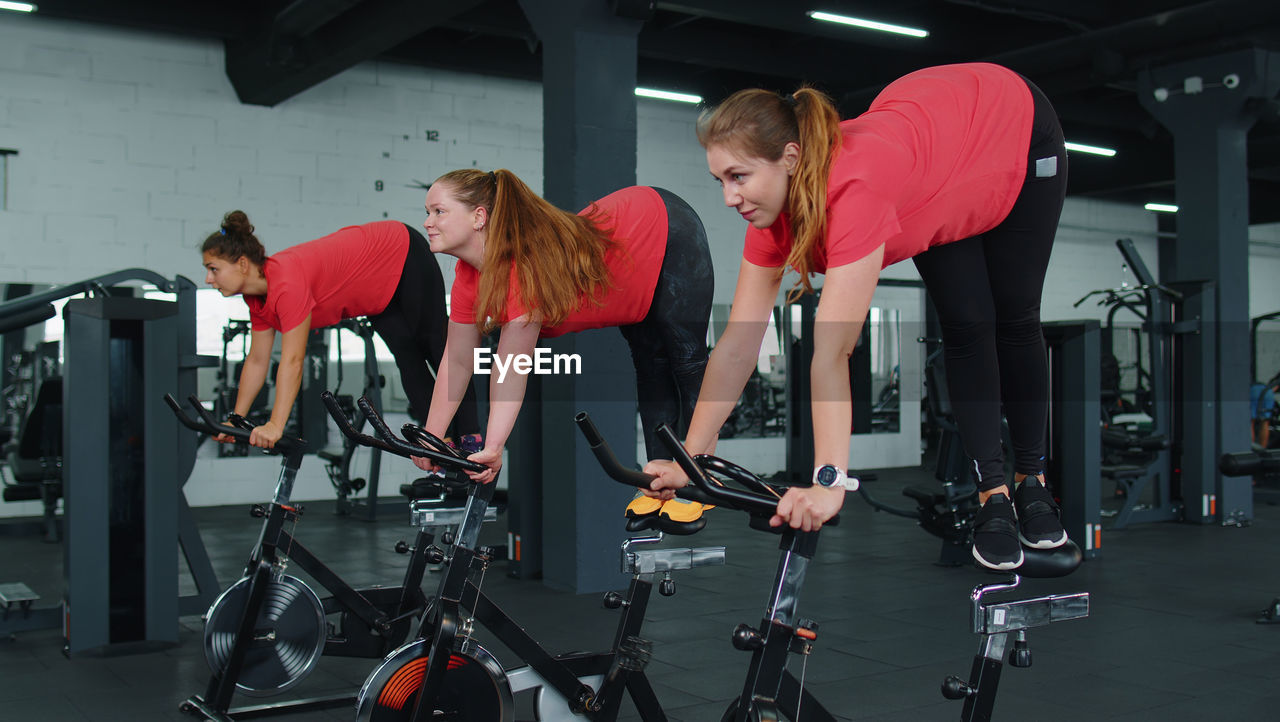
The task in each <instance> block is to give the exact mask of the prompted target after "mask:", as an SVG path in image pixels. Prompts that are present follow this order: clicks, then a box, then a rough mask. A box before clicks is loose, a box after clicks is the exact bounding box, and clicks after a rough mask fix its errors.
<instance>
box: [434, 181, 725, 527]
mask: <svg viewBox="0 0 1280 722" xmlns="http://www.w3.org/2000/svg"><path fill="white" fill-rule="evenodd" d="M426 210H427V220H426V222H425V223H423V227H424V228H425V229H426V231H427V238H428V239H429V241H430V244H431V250H433V251H435V252H437V253H445V254H448V255H451V256H454V257H456V258H457V259H458V265H457V267H456V268H455V270H454V274H455V275H454V282H453V289H452V294H451V298H452V304H451V307H450V316H449V337H448V346H447V349H446V352H445V361H444V363H443V365H442V367H441V372H440V375H439V377H438V378H437V379H436V393H435V396H434V397H433V401H432V405H431V413H430V414H429V416H428V419H427V426H426V428H427V430H428V431H431V432H433V433H438V432H439V431H440V430H441V429H442V428H443V427H444V426H445V425H446V424H448V423H449V419H450V418H451V417H452V416H453V410H454V405H456V403H457V399H458V398H459V397H460V394H459V389H461V388H462V385H463V384H466V383H468V382H469V381H470V379H471V375H472V373H473V372H474V363H475V362H474V359H475V355H474V351H475V349H477V348H478V347H479V346H480V344H481V342H482V340H483V338H484V336H485V335H486V334H489V333H492V332H493V331H497V330H499V329H500V330H501V334H500V335H499V337H498V349H497V354H496V355H497V356H498V357H499V359H502V358H508V359H509V358H512V357H513V356H522V355H523V356H531V355H533V354H534V353H535V349H536V346H537V342H538V339H539V338H542V337H553V336H560V335H562V334H565V333H572V332H575V331H585V330H588V329H594V328H608V327H616V328H618V330H619V331H621V332H622V336H623V338H625V339H626V340H627V345H628V346H629V347H630V348H631V357H632V361H633V363H634V365H635V370H636V391H637V396H638V399H639V406H640V420H641V424H642V426H643V429H644V440H645V448H646V450H647V451H648V452H649V453H650V454H655V455H656V454H659V453H661V448H662V447H661V446H660V445H659V444H658V442H657V438H656V436H655V435H654V429H655V428H656V427H657V426H658V425H659V424H662V423H666V424H670V425H671V426H672V427H673V428H681V429H683V428H687V426H688V422H689V420H690V418H691V417H692V415H693V409H694V402H695V401H696V400H697V398H698V388H699V386H700V385H701V383H702V373H703V369H704V368H705V367H706V363H707V324H708V320H709V318H710V315H711V295H712V287H713V286H712V279H713V275H712V269H711V252H710V249H709V248H708V247H707V236H706V231H705V230H704V229H703V227H702V221H701V220H700V219H699V218H698V215H697V213H695V212H694V210H693V209H692V208H691V207H689V204H687V203H685V202H684V201H683V200H682V199H680V198H678V197H677V196H676V195H675V194H673V193H671V192H670V191H666V190H663V189H661V188H649V187H643V186H632V187H630V188H623V189H621V190H618V191H615V192H613V193H610V194H609V195H607V196H605V197H604V198H601V199H600V200H598V201H595V202H594V203H592V204H591V205H590V206H588V207H587V208H586V209H585V210H583V211H582V212H581V213H579V214H574V213H569V212H567V211H563V210H560V209H559V208H556V207H555V206H553V205H551V204H550V203H548V202H547V201H545V200H543V199H542V198H540V197H538V195H537V194H535V193H534V192H533V191H532V190H531V189H530V188H529V187H528V186H527V185H525V183H524V182H523V181H522V180H520V179H519V178H518V177H517V176H516V175H515V174H514V173H512V172H510V171H508V170H498V171H494V172H492V173H485V172H482V171H478V170H474V169H470V168H466V169H462V170H455V171H452V172H450V173H446V174H445V175H443V176H441V177H440V178H439V179H437V180H436V182H435V183H433V184H432V185H431V188H430V190H428V191H427V198H426ZM584 362H585V363H590V362H591V360H590V359H585V360H584ZM526 382H527V377H526V376H525V375H524V374H521V373H509V374H507V375H506V378H505V380H503V379H501V378H500V376H499V375H498V374H492V375H491V376H490V381H489V388H490V392H489V421H488V426H487V429H486V433H485V447H484V449H483V450H482V451H481V452H479V453H478V454H473V455H472V456H471V458H472V460H474V461H479V462H480V463H482V464H485V465H486V466H488V467H489V468H488V469H487V470H485V471H484V472H481V473H479V474H472V478H474V479H477V480H479V481H483V482H488V481H492V480H493V479H494V478H496V476H497V473H498V471H499V469H501V467H502V451H503V446H504V445H505V444H506V441H507V438H508V436H509V435H510V434H511V430H512V427H513V426H514V425H515V422H516V417H517V416H518V415H519V413H520V407H521V405H522V404H523V402H524V393H525V387H526ZM415 461H416V462H417V463H419V466H422V467H423V468H429V467H430V464H429V463H428V462H422V461H418V460H415ZM659 514H661V515H666V516H668V517H671V518H672V520H673V521H675V522H694V521H697V520H698V519H699V518H700V517H701V516H702V506H701V505H699V504H691V503H689V504H682V503H677V502H676V501H675V500H673V501H671V503H668V504H663V503H662V502H661V501H659V500H656V499H653V498H650V497H645V496H643V495H641V496H640V497H639V498H637V499H635V500H634V501H633V503H632V505H631V506H629V507H628V515H629V516H649V515H659Z"/></svg>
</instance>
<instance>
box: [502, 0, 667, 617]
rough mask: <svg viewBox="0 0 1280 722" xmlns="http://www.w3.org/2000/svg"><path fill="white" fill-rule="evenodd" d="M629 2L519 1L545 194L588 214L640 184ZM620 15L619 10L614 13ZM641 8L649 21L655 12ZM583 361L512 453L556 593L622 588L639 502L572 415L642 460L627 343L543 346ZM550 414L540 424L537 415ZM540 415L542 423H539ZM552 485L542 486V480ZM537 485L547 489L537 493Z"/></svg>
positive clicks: (628, 459) (594, 335)
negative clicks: (599, 458)
mask: <svg viewBox="0 0 1280 722" xmlns="http://www.w3.org/2000/svg"><path fill="white" fill-rule="evenodd" d="M629 6H630V3H612V4H611V3H608V2H606V1H605V0H554V1H553V0H520V7H521V8H522V9H523V10H524V12H525V15H526V16H528V18H529V21H530V24H531V25H532V26H533V29H534V31H535V32H536V33H537V34H538V37H539V39H540V40H541V42H542V98H543V101H542V102H543V111H542V117H543V131H542V135H543V158H544V160H543V196H544V197H545V198H546V199H547V200H549V201H551V202H552V203H554V204H555V205H557V206H559V207H560V208H564V209H566V210H571V211H574V212H576V211H578V210H580V209H582V208H584V207H586V205H587V204H588V203H590V202H591V201H593V200H596V199H597V198H600V197H602V196H605V195H607V194H609V193H612V192H613V191H616V190H618V189H619V188H624V187H626V186H630V185H634V184H635V182H636V100H635V85H636V36H637V34H638V33H639V31H640V26H641V22H640V20H641V18H639V17H631V18H628V17H621V16H620V15H619V14H615V12H617V13H622V12H623V11H624V8H626V7H629ZM611 7H615V8H617V10H616V11H615V10H611V9H610V8H611ZM644 12H645V11H644V8H641V12H640V15H643V14H644ZM542 345H544V346H548V347H550V349H551V350H552V352H553V353H557V354H576V355H578V356H579V357H581V360H582V362H581V366H582V373H581V374H579V375H567V374H561V375H552V376H542V377H534V378H531V379H530V380H531V381H538V380H540V381H541V387H542V388H541V399H542V403H541V408H540V409H539V408H529V407H526V409H525V411H524V413H523V414H522V417H526V418H524V419H522V423H521V424H520V426H521V427H522V428H521V429H520V433H521V434H522V438H521V439H520V440H519V442H518V443H517V444H515V445H513V448H512V453H511V470H510V473H509V477H508V478H509V480H510V484H511V488H512V494H513V495H520V496H524V497H525V498H526V499H527V498H529V495H536V498H539V499H540V500H541V505H542V514H541V522H542V529H541V532H540V534H534V533H531V531H532V530H529V529H525V530H524V531H523V534H522V535H523V546H524V549H523V553H524V557H525V559H524V561H523V562H522V564H521V568H522V576H529V574H528V568H529V567H530V563H531V562H533V560H532V559H531V558H530V557H531V555H532V554H535V553H536V552H535V550H534V549H533V548H531V547H530V544H531V542H532V543H534V544H536V543H538V542H537V540H536V539H535V538H534V537H540V539H541V558H542V575H543V578H544V579H545V580H546V583H547V584H548V586H552V587H556V588H561V589H571V590H573V591H575V592H578V593H587V592H597V591H603V590H606V589H611V588H614V587H616V586H617V585H618V584H619V583H620V580H621V578H622V577H621V572H620V570H619V564H618V559H619V557H618V554H619V552H618V548H619V546H620V545H621V543H622V540H623V538H624V536H625V533H624V530H623V523H624V519H623V516H622V511H623V508H624V507H625V505H626V503H627V500H628V499H629V498H630V497H631V492H629V491H628V490H627V489H626V488H625V487H623V486H621V485H619V484H617V483H616V482H613V481H611V480H609V479H607V478H606V477H605V476H604V474H603V473H602V472H601V470H600V467H599V464H597V463H596V461H595V459H594V457H592V456H591V454H590V453H589V451H588V450H587V447H586V445H585V444H582V443H581V441H580V437H579V434H578V430H577V428H576V427H575V426H574V423H573V417H574V415H575V414H576V413H577V412H579V411H586V412H588V413H590V414H591V416H592V418H593V419H595V423H596V425H597V426H598V427H599V428H600V431H601V433H602V434H604V436H605V438H606V439H608V440H609V442H610V444H612V446H613V448H614V451H615V452H616V453H617V455H618V458H619V459H620V460H621V461H622V463H623V464H624V465H630V464H632V463H634V462H635V460H636V459H635V447H636V421H635V419H636V399H635V374H634V373H633V371H632V369H633V366H632V363H631V355H630V352H629V350H628V348H627V345H626V342H625V341H623V339H622V337H621V335H619V334H618V332H617V331H616V330H614V329H604V330H600V331H592V332H587V333H579V334H574V335H572V336H568V337H564V338H559V339H554V340H552V341H551V342H549V343H548V342H545V341H544V342H543V344H542ZM536 415H540V416H536ZM536 418H540V419H541V423H540V424H536V423H529V421H532V420H533V419H536ZM539 471H540V472H541V478H540V479H537V478H535V477H537V476H538V472H539ZM535 484H536V486H535Z"/></svg>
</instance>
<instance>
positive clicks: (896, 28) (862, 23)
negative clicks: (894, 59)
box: [805, 10, 929, 38]
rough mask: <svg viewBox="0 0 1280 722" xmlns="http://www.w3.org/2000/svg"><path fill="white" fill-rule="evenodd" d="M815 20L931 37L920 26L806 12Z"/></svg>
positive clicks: (915, 36) (897, 33) (917, 36)
mask: <svg viewBox="0 0 1280 722" xmlns="http://www.w3.org/2000/svg"><path fill="white" fill-rule="evenodd" d="M805 15H808V16H809V17H811V18H813V19H814V20H823V21H825V22H829V23H839V24H840V25H852V26H854V27H856V28H865V29H867V30H879V31H880V32H882V33H894V34H896V35H910V36H911V37H913V38H927V37H929V31H928V30H921V29H919V28H909V27H906V26H903V25H890V24H889V23H881V22H876V21H875V20H864V19H862V18H851V17H849V16H848V15H836V14H834V13H824V12H821V11H818V10H810V11H809V12H807V13H805Z"/></svg>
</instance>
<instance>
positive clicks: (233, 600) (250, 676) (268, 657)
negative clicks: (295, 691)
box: [204, 574, 328, 697]
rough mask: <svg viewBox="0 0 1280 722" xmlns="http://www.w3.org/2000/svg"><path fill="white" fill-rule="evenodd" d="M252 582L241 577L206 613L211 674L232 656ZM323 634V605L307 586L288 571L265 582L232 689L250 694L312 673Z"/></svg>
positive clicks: (289, 683) (259, 694) (321, 648)
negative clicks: (251, 635)
mask: <svg viewBox="0 0 1280 722" xmlns="http://www.w3.org/2000/svg"><path fill="white" fill-rule="evenodd" d="M251 582H252V579H251V578H250V577H244V578H243V579H241V580H240V581H238V582H236V583H235V584H232V585H231V586H230V587H229V588H228V589H227V590H226V591H225V592H223V593H222V594H221V595H219V596H218V598H217V599H216V600H215V601H214V602H213V606H211V607H209V612H208V614H206V615H205V624H204V655H205V659H206V660H208V662H209V667H210V668H212V669H213V671H214V673H215V674H217V673H221V672H222V670H223V669H225V668H226V666H227V660H228V659H229V658H230V657H231V648H232V646H233V645H234V644H235V640H236V631H237V630H238V629H239V627H240V619H241V617H242V616H243V614H244V609H245V605H247V604H248V602H249V586H250V583H251ZM327 637H328V629H327V626H326V624H325V618H324V607H323V606H322V605H321V604H320V598H319V597H317V596H316V593H315V592H314V591H312V589H311V587H309V586H307V585H306V583H304V582H303V581H302V580H301V579H298V578H297V577H291V576H289V575H287V574H285V575H280V576H279V577H276V578H274V579H272V580H270V581H269V582H267V589H266V593H265V594H264V596H263V600H262V608H261V609H260V610H259V611H258V619H257V621H256V622H254V639H255V641H254V642H253V643H252V644H251V645H250V646H249V650H248V651H247V652H246V653H245V656H244V664H243V665H242V666H241V668H240V674H239V676H238V678H237V679H236V688H237V689H239V690H240V691H241V692H244V693H245V694H247V695H250V696H255V697H262V696H267V695H272V694H276V693H279V692H283V691H284V690H286V689H289V688H290V687H292V686H294V685H295V684H297V683H298V682H301V681H302V680H303V679H304V678H305V677H306V676H307V675H308V674H310V673H311V670H312V669H313V668H314V667H315V665H316V661H317V660H318V659H319V658H320V655H321V654H322V653H323V652H324V644H325V640H326V638H327Z"/></svg>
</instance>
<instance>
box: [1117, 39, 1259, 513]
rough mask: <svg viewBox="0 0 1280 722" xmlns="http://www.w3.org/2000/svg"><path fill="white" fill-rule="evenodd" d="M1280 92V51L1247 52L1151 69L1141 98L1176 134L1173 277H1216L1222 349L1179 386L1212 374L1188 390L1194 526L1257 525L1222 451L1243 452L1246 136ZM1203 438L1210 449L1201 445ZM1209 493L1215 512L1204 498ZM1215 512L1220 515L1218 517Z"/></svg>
mask: <svg viewBox="0 0 1280 722" xmlns="http://www.w3.org/2000/svg"><path fill="white" fill-rule="evenodd" d="M1278 89H1280V54H1276V53H1272V52H1269V51H1264V50H1260V49H1250V50H1242V51H1237V52H1231V53H1224V54H1222V55H1218V56H1214V57H1209V58H1200V59H1197V60H1190V61H1186V62H1182V63H1176V64H1173V65H1168V66H1165V67H1162V68H1156V69H1153V70H1149V71H1145V72H1143V73H1142V74H1140V76H1139V78H1138V98H1139V101H1140V102H1141V103H1142V106H1143V107H1144V108H1146V109H1147V111H1148V112H1150V113H1151V114H1152V115H1153V116H1155V118H1156V120H1158V121H1160V123H1161V124H1162V125H1164V126H1165V127H1166V128H1168V129H1169V130H1170V131H1172V132H1173V136H1174V153H1175V169H1176V183H1177V192H1176V197H1177V204H1178V220H1177V226H1178V237H1177V241H1176V243H1175V245H1174V260H1173V271H1174V276H1173V277H1172V278H1162V279H1161V281H1162V282H1165V283H1169V282H1171V281H1201V280H1213V281H1217V284H1216V289H1217V292H1216V298H1214V299H1213V300H1214V304H1213V306H1212V307H1213V308H1215V309H1216V310H1215V311H1214V313H1213V315H1212V316H1211V317H1205V318H1202V319H1201V322H1202V323H1206V324H1212V325H1213V326H1214V330H1215V331H1216V337H1217V344H1213V345H1210V344H1193V346H1201V347H1202V348H1201V349H1199V350H1198V352H1196V353H1187V354H1184V355H1183V357H1182V362H1183V368H1182V370H1181V372H1180V373H1179V376H1180V377H1181V378H1183V379H1188V378H1194V377H1197V376H1201V375H1204V376H1208V377H1209V378H1210V379H1212V381H1211V383H1210V384H1209V386H1208V387H1207V388H1204V389H1202V390H1201V389H1198V388H1197V386H1198V384H1195V383H1183V384H1180V387H1181V388H1182V390H1183V392H1182V396H1181V398H1179V399H1178V401H1179V404H1178V405H1179V408H1180V409H1181V412H1182V423H1181V424H1180V426H1181V428H1182V431H1183V436H1182V439H1183V441H1184V442H1185V443H1183V444H1182V464H1181V468H1182V491H1183V499H1184V500H1185V501H1186V503H1187V513H1186V518H1187V520H1188V521H1195V522H1201V523H1211V522H1215V521H1217V522H1221V523H1236V522H1243V521H1248V520H1250V519H1252V518H1253V494H1252V489H1251V487H1250V481H1249V479H1248V478H1224V477H1222V476H1221V475H1220V474H1219V473H1218V471H1217V459H1218V457H1219V456H1220V455H1221V454H1222V452H1223V450H1224V449H1233V450H1234V449H1239V448H1245V444H1247V443H1248V439H1249V432H1248V423H1249V422H1248V419H1249V405H1248V404H1249V383H1250V381H1251V379H1249V357H1250V349H1249V271H1248V263H1249V184H1248V169H1247V165H1246V150H1247V134H1248V131H1249V128H1250V127H1251V126H1252V125H1253V124H1254V122H1255V121H1256V120H1257V118H1258V107H1259V106H1258V104H1257V100H1256V99H1259V98H1266V99H1270V98H1273V97H1275V95H1276V92H1277V90H1278ZM1201 440H1204V441H1205V442H1206V443H1204V444H1202V443H1200V442H1201ZM1210 495H1212V496H1213V497H1216V509H1212V508H1210V507H1212V506H1213V505H1209V506H1205V507H1202V505H1201V504H1200V503H1199V501H1200V500H1201V499H1202V498H1208V497H1209V496H1210ZM1215 512H1216V513H1215Z"/></svg>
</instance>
